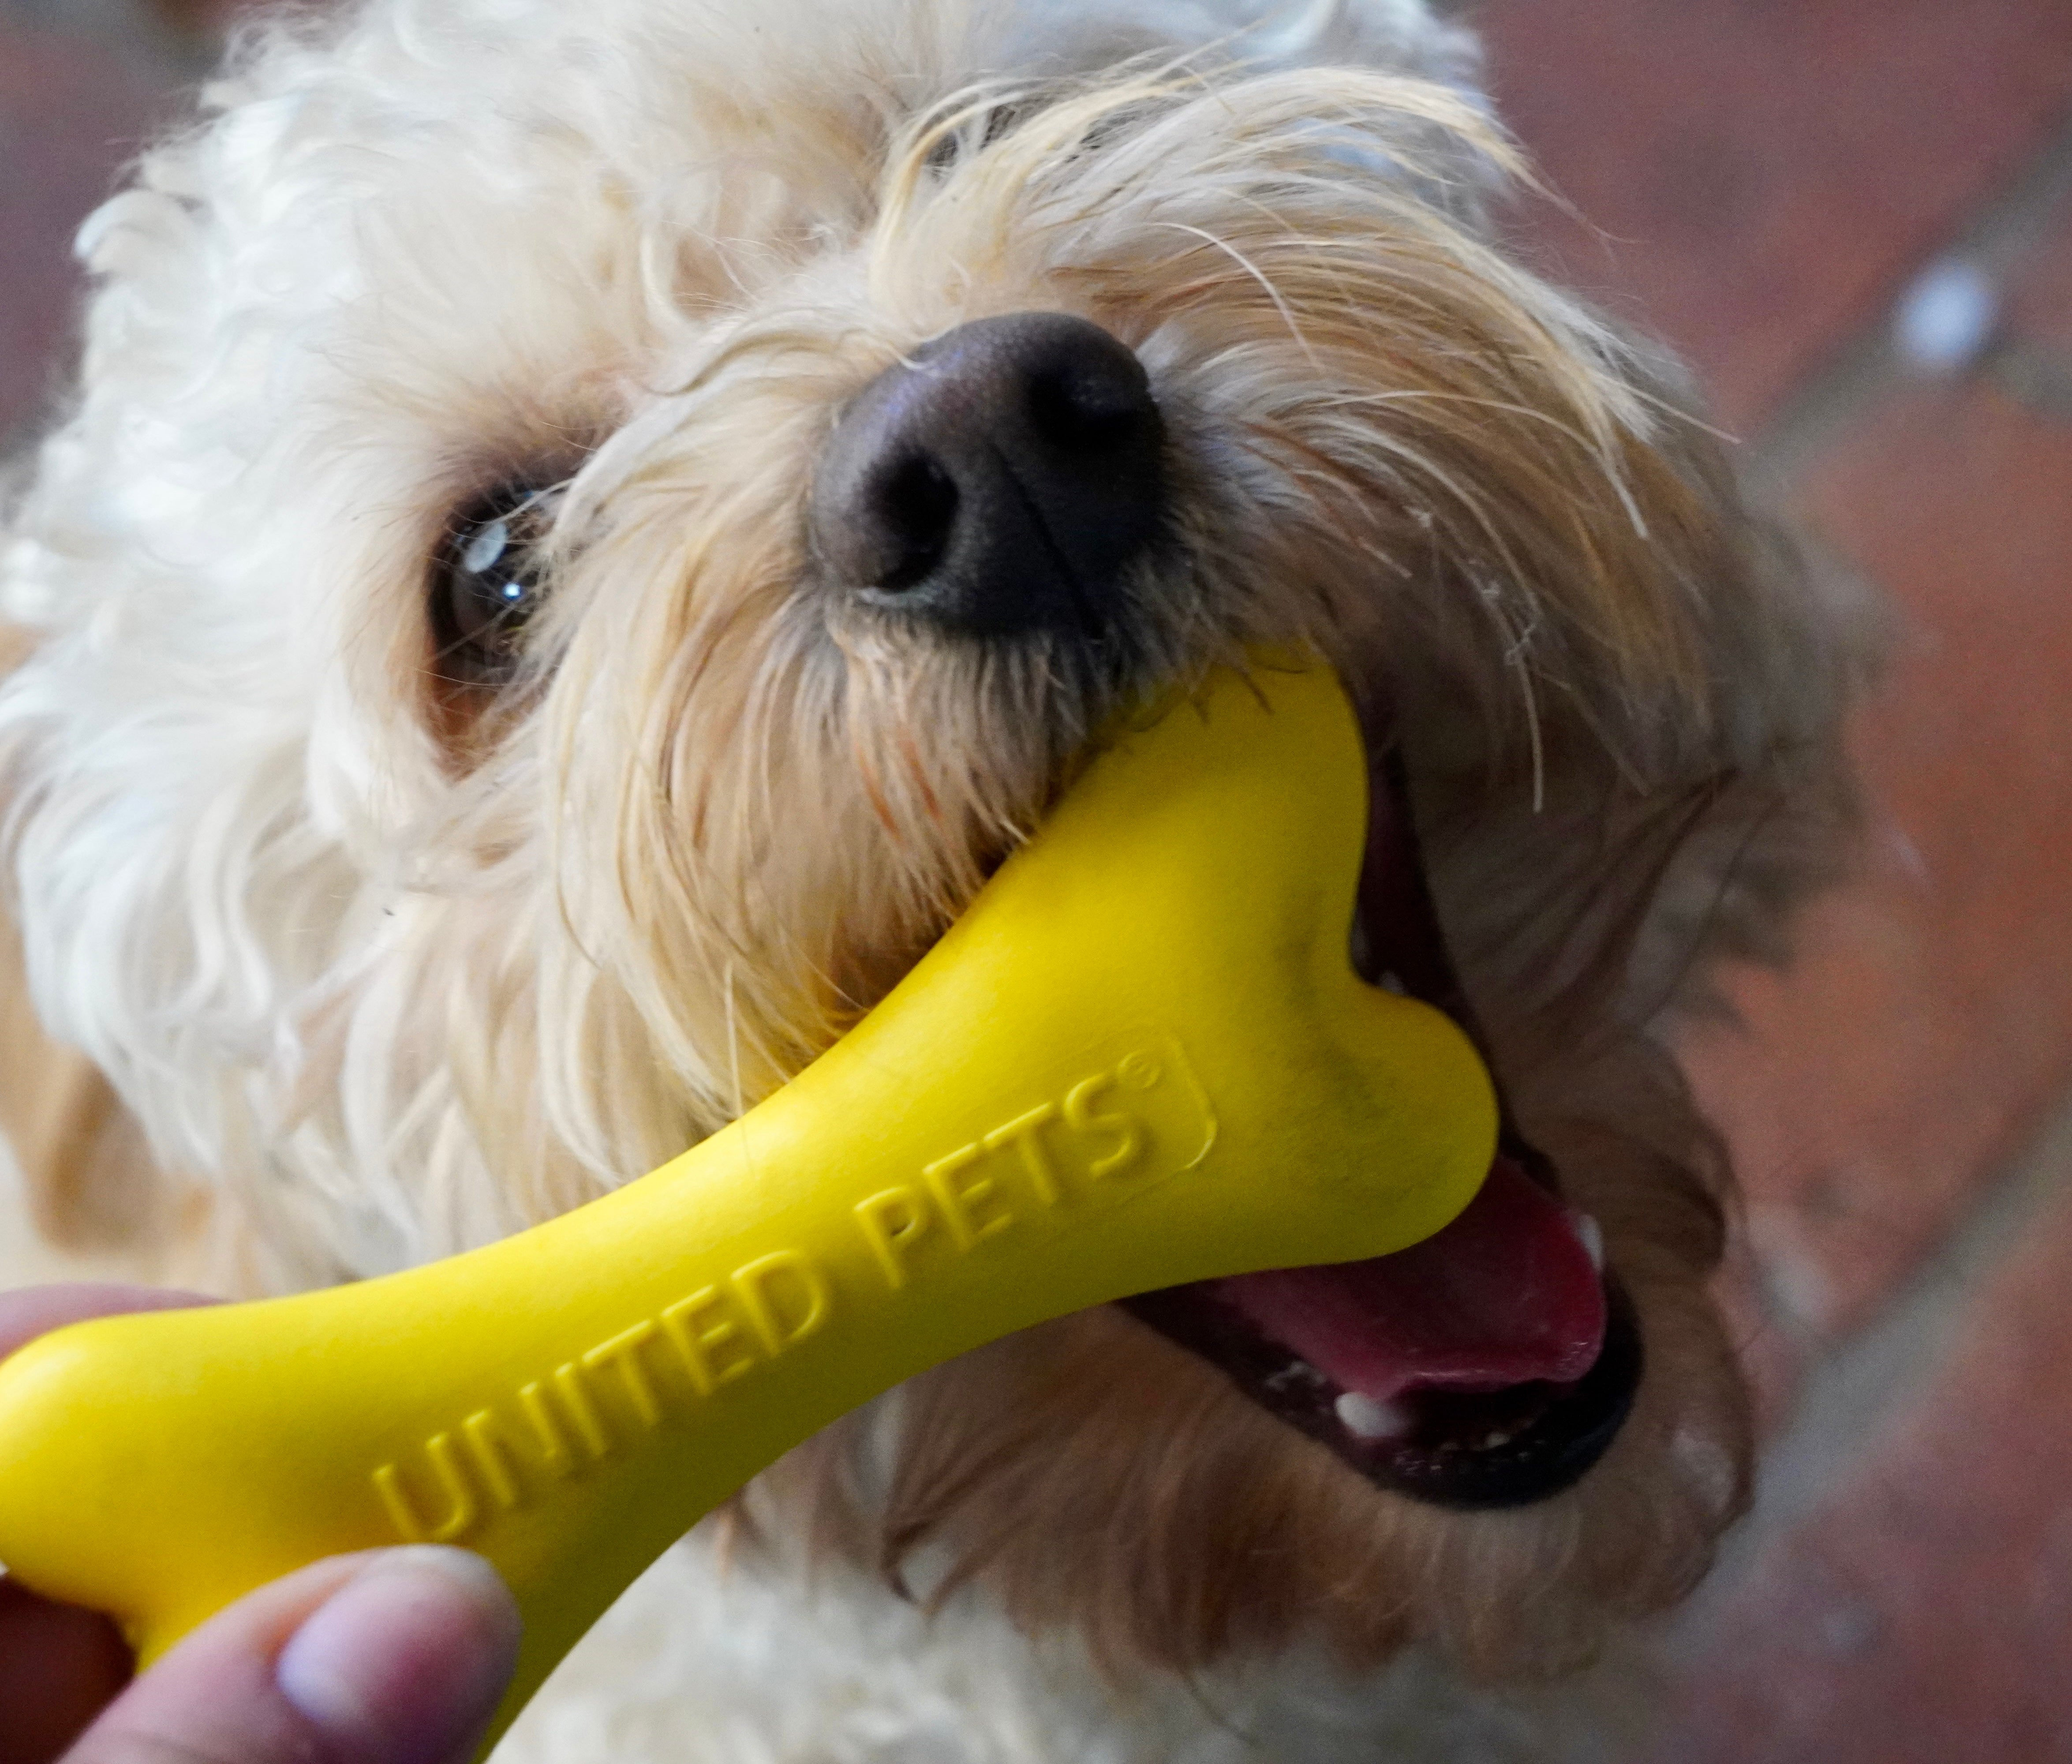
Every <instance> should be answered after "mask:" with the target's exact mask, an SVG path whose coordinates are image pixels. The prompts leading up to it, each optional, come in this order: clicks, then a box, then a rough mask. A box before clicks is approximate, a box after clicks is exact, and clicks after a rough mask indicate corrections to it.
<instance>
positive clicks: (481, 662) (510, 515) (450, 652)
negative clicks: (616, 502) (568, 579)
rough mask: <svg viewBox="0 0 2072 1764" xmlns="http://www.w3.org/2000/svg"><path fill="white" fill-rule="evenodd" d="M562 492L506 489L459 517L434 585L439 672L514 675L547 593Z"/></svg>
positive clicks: (475, 677)
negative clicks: (550, 541)
mask: <svg viewBox="0 0 2072 1764" xmlns="http://www.w3.org/2000/svg"><path fill="white" fill-rule="evenodd" d="M562 493H563V487H561V485H558V484H557V485H553V486H550V487H546V488H544V489H543V488H541V487H537V486H536V485H532V484H524V483H518V484H505V485H503V486H501V487H499V488H498V489H495V490H493V491H491V492H490V493H489V494H488V495H486V496H482V497H479V498H478V499H477V500H475V502H473V503H471V504H469V505H468V506H467V507H466V508H463V510H462V511H461V512H459V514H458V515H457V516H455V518H454V523H453V525H452V526H451V528H450V529H449V530H448V532H447V534H446V543H445V544H444V545H442V546H441V548H440V550H439V557H438V569H437V570H436V572H435V574H434V581H433V583H432V605H431V614H432V629H433V634H434V637H435V639H437V642H438V664H439V672H441V673H442V674H445V675H446V676H448V677H449V678H451V679H457V680H462V681H469V682H479V681H488V680H494V679H495V678H496V677H497V676H499V675H500V674H504V673H507V672H509V671H510V669H511V667H512V664H513V663H514V662H515V661H516V659H517V656H518V648H519V639H520V636H521V635H523V633H524V628H525V622H526V620H527V619H529V618H530V617H531V616H532V612H533V611H534V610H535V608H536V607H537V604H538V602H539V599H540V597H541V593H542V591H543V588H544V569H543V566H542V563H541V549H542V548H543V546H544V545H545V540H546V537H547V530H548V528H549V527H550V526H551V525H552V524H553V518H554V510H555V509H556V508H557V506H558V505H559V504H560V502H561V495H562Z"/></svg>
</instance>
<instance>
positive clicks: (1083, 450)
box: [806, 312, 1165, 635]
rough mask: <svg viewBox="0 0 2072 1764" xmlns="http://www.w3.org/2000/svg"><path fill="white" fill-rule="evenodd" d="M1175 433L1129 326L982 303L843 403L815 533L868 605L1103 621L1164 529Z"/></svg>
mask: <svg viewBox="0 0 2072 1764" xmlns="http://www.w3.org/2000/svg"><path fill="white" fill-rule="evenodd" d="M1164 451H1165V423H1164V420H1163V418H1162V417H1161V413H1160V412H1159V409H1158V404H1157V399H1156V397H1154V396H1153V391H1152V388H1151V383H1150V378H1149V375H1148V374H1147V373H1146V372H1145V368H1144V366H1143V364H1142V363H1141V362H1140V361H1139V360H1137V356H1136V354H1135V353H1134V352H1133V351H1132V350H1131V349H1130V348H1129V347H1128V345H1126V344H1125V343H1123V342H1121V341H1120V339H1118V338H1116V337H1115V336H1113V335H1111V334H1110V333H1109V332H1108V331H1104V330H1102V329H1101V328H1100V327H1099V326H1098V325H1096V324H1093V323H1090V322H1088V321H1087V320H1086V319H1079V318H1075V317H1072V316H1071V315H1067V314H1064V313H1054V312H1030V313H1017V314H1010V315H1006V316H1005V317H1002V318H998V319H974V320H972V321H971V322H970V323H966V324H963V325H960V326H957V327H955V328H954V329H952V330H951V331H946V332H944V333H943V335H941V336H939V337H937V338H935V339H931V341H930V342H928V343H924V344H923V345H921V346H920V347H919V348H917V349H915V351H913V352H912V353H911V355H909V356H906V358H905V359H904V360H901V361H899V362H897V363H895V364H894V365H893V366H891V367H890V368H886V370H885V371H884V372H882V373H881V374H879V375H878V377H877V378H876V379H875V380H872V381H871V382H870V384H868V385H866V386H865V387H864V388H863V389H862V390H861V391H860V392H859V393H857V395H856V397H854V398H853V399H852V400H851V401H850V402H849V405H847V406H846V407H845V409H843V410H842V412H841V414H840V415H839V416H838V417H837V419H836V421H835V423H834V426H833V429H832V430H831V431H830V433H829V434H828V442H827V445H826V446H825V447H824V448H823V450H822V451H821V454H820V463H819V467H818V469H817V471H816V473H815V475H814V483H813V487H812V494H811V496H810V498H809V500H808V508H807V522H806V524H807V532H806V537H807V541H808V545H809V547H810V548H811V551H812V556H813V557H814V559H815V561H816V565H818V568H819V570H820V573H821V574H822V577H823V579H824V580H826V581H827V582H830V583H831V584H836V585H839V586H843V587H845V588H848V589H850V590H853V591H855V592H856V593H857V594H858V595H859V597H860V598H861V600H862V601H863V602H864V603H865V604H866V605H869V604H872V603H874V602H876V603H878V604H882V605H886V606H887V607H890V606H891V605H893V604H895V603H896V604H897V606H898V608H899V610H900V612H901V613H902V615H907V616H919V617H922V618H925V619H928V620H930V621H931V622H932V623H935V624H936V625H938V626H939V627H943V628H946V629H950V630H955V631H962V632H966V633H970V634H974V635H1006V634H1010V633H1013V632H1017V631H1034V630H1049V631H1071V632H1075V633H1083V634H1089V635H1100V634H1101V633H1103V632H1104V631H1106V630H1107V629H1108V627H1109V626H1110V624H1111V623H1112V621H1113V619H1115V618H1116V615H1117V614H1118V613H1119V612H1120V611H1121V610H1122V609H1123V608H1124V607H1125V606H1126V605H1127V603H1128V602H1127V592H1128V590H1127V582H1128V576H1127V572H1128V570H1129V569H1130V567H1131V566H1132V565H1133V563H1134V562H1135V561H1136V560H1137V559H1138V558H1139V557H1141V556H1143V555H1144V554H1145V552H1146V551H1147V550H1149V549H1150V548H1152V547H1153V545H1155V544H1156V543H1157V540H1158V538H1159V537H1160V535H1161V532H1162V531H1163V529H1164V522H1165V485H1164V470H1163V466H1162V459H1163V455H1164Z"/></svg>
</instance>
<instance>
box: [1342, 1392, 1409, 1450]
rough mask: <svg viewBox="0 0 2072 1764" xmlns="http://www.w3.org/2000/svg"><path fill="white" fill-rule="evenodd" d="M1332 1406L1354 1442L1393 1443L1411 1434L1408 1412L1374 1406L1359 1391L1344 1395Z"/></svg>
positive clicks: (1393, 1405)
mask: <svg viewBox="0 0 2072 1764" xmlns="http://www.w3.org/2000/svg"><path fill="white" fill-rule="evenodd" d="M1331 1406H1332V1408H1334V1409H1335V1410H1336V1411H1337V1412H1338V1419H1339V1421H1342V1422H1343V1423H1344V1424H1345V1429H1346V1432H1347V1433H1350V1434H1351V1435H1352V1436H1353V1437H1354V1438H1355V1439H1392V1438H1394V1437H1396V1435H1397V1434H1399V1433H1408V1432H1409V1431H1410V1415H1409V1412H1408V1410H1406V1409H1405V1408H1404V1407H1403V1405H1402V1404H1400V1403H1383V1402H1377V1401H1375V1399H1374V1398H1373V1397H1371V1396H1363V1395H1361V1394H1360V1392H1358V1391H1346V1392H1343V1393H1342V1394H1341V1395H1340V1396H1339V1398H1338V1401H1337V1402H1336V1403H1334V1404H1332V1405H1331Z"/></svg>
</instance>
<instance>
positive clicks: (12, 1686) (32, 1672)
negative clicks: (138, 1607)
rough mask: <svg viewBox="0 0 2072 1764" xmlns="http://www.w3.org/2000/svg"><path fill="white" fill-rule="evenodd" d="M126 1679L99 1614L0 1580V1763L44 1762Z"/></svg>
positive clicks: (124, 1663) (124, 1653) (119, 1652)
mask: <svg viewBox="0 0 2072 1764" xmlns="http://www.w3.org/2000/svg"><path fill="white" fill-rule="evenodd" d="M128 1683H129V1649H128V1648H126V1647H124V1646H123V1645H122V1638H121V1635H120V1634H118V1633H117V1630H116V1628H115V1626H114V1625H113V1623H111V1622H109V1620H108V1619H107V1618H105V1617H101V1616H97V1615H96V1614H94V1613H93V1612H91V1611H79V1610H73V1609H72V1607H71V1606H68V1605H53V1604H51V1602H49V1601H48V1600H47V1599H41V1598H39V1597H36V1595H35V1593H31V1592H30V1591H29V1590H28V1589H27V1588H25V1587H23V1586H20V1585H17V1584H16V1583H15V1582H14V1581H10V1580H6V1579H0V1709H4V1710H6V1719H5V1720H0V1764H50V1761H51V1759H53V1758H56V1756H57V1755H58V1754H59V1753H60V1752H62V1751H63V1750H64V1749H65V1747H66V1746H68V1745H70V1744H71V1743H72V1741H73V1740H75V1739H76V1738H77V1737H79V1733H80V1729H82V1728H84V1726H85V1725H86V1724H87V1723H88V1721H92V1720H93V1717H95V1716H96V1715H97V1714H98V1713H100V1712H101V1709H102V1708H104V1707H105V1705H106V1704H107V1703H108V1700H109V1698H111V1697H113V1696H114V1695H115V1693H116V1692H117V1691H119V1690H121V1688H122V1687H123V1686H124V1685H125V1684H128Z"/></svg>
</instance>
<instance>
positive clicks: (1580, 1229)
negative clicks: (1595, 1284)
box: [1568, 1213, 1605, 1274]
mask: <svg viewBox="0 0 2072 1764" xmlns="http://www.w3.org/2000/svg"><path fill="white" fill-rule="evenodd" d="M1568 1223H1569V1225H1570V1226H1571V1227H1572V1229H1573V1230H1574V1232H1575V1233H1576V1240H1577V1242H1578V1243H1579V1244H1581V1245H1582V1246H1583V1248H1584V1250H1585V1252H1587V1253H1588V1255H1589V1258H1590V1266H1591V1267H1593V1268H1594V1269H1597V1272H1598V1273H1600V1274H1601V1273H1604V1271H1605V1228H1604V1227H1603V1226H1601V1225H1600V1224H1599V1223H1597V1221H1596V1220H1595V1219H1593V1218H1591V1217H1590V1215H1589V1214H1588V1213H1571V1214H1570V1215H1568Z"/></svg>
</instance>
